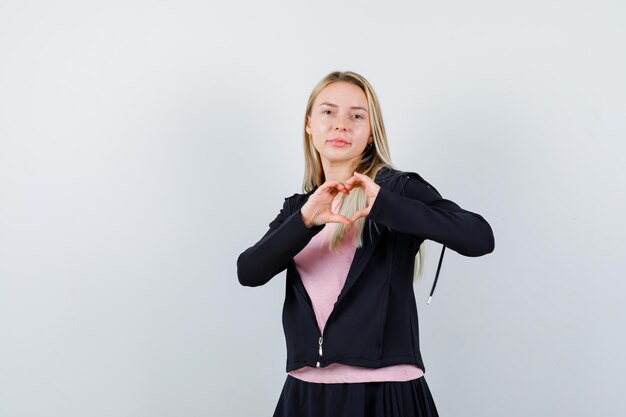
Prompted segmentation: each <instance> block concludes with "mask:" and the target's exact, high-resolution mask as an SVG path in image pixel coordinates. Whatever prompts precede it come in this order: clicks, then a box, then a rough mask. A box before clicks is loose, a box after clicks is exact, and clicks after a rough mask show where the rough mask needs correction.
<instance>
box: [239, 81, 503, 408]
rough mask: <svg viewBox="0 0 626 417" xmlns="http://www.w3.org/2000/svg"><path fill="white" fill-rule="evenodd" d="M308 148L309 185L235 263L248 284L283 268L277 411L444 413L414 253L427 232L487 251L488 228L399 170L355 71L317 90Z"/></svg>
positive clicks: (472, 251) (468, 249)
mask: <svg viewBox="0 0 626 417" xmlns="http://www.w3.org/2000/svg"><path fill="white" fill-rule="evenodd" d="M304 153H305V169H304V184H303V193H302V194H294V195H292V196H291V197H288V198H285V202H284V204H283V207H282V209H281V210H280V213H279V214H278V216H277V217H276V218H275V219H274V220H273V221H272V222H271V223H270V224H269V230H268V231H267V232H266V233H265V235H264V236H263V237H262V238H261V239H260V240H259V241H258V242H257V243H256V244H254V245H253V246H251V247H249V248H248V249H246V250H245V251H244V252H243V253H241V255H239V258H238V259H237V274H238V278H239V282H240V283H241V284H242V285H246V286H252V287H253V286H258V285H263V284H265V283H266V282H268V281H269V280H270V279H272V278H273V277H274V276H275V275H277V274H278V273H280V272H282V271H283V270H285V269H286V270H287V277H286V292H285V302H284V306H283V326H284V331H285V337H286V342H287V372H288V375H287V379H286V381H285V384H284V386H283V390H282V393H281V395H280V399H279V400H278V404H277V406H276V410H275V413H274V417H309V416H310V417H361V416H363V417H364V416H372V417H392V416H393V417H408V416H429V417H432V416H437V410H436V408H435V404H434V402H433V399H432V396H431V394H430V391H429V388H428V385H427V384H426V380H425V379H424V370H425V367H424V364H423V362H422V357H421V354H420V350H419V336H418V321H417V308H416V303H415V296H414V292H413V277H414V275H415V270H416V268H415V265H416V258H415V257H416V255H417V254H418V253H420V251H419V248H420V245H421V244H422V243H423V242H424V240H426V239H430V240H434V241H436V242H439V243H441V244H443V245H444V248H445V247H448V248H450V249H452V250H454V251H456V252H458V253H460V254H462V255H465V256H481V255H485V254H487V253H490V252H492V251H493V249H494V237H493V233H492V230H491V227H490V226H489V224H488V223H487V222H486V221H485V219H484V218H483V217H482V216H480V215H479V214H476V213H472V212H470V211H467V210H464V209H462V208H460V207H459V206H458V205H457V204H455V203H454V202H452V201H450V200H446V199H443V198H442V197H441V195H440V194H439V192H437V190H436V189H435V188H434V187H432V186H431V185H430V184H429V183H428V182H426V181H425V180H424V179H423V178H422V177H421V176H419V175H418V174H416V173H414V172H402V171H399V170H397V169H395V168H394V167H393V166H392V163H391V158H390V156H389V149H388V146H387V137H386V134H385V128H384V124H383V119H382V115H381V111H380V106H379V103H378V99H377V97H376V94H375V93H374V90H373V89H372V87H371V85H370V84H369V83H368V81H367V80H366V79H365V78H363V77H362V76H361V75H359V74H356V73H354V72H333V73H331V74H329V75H327V76H326V77H325V78H324V79H322V80H321V81H320V82H319V83H318V85H317V86H316V87H315V88H314V90H313V92H312V93H311V96H310V97H309V101H308V104H307V108H306V116H305V122H304ZM442 254H443V253H442ZM419 266H420V268H419V269H421V261H420V262H419Z"/></svg>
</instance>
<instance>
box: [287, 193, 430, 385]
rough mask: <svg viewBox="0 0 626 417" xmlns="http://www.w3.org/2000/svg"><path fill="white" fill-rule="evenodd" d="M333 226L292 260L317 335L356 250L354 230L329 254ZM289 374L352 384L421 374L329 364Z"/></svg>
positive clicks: (403, 368)
mask: <svg viewBox="0 0 626 417" xmlns="http://www.w3.org/2000/svg"><path fill="white" fill-rule="evenodd" d="M341 196H342V194H338V195H337V198H335V200H334V201H333V204H332V211H333V212H334V213H337V212H338V211H339V208H340V206H341ZM337 226H338V223H327V224H326V226H325V227H324V228H323V229H322V230H321V231H320V232H319V233H318V234H316V235H315V236H314V237H313V238H312V239H311V241H310V242H309V243H308V244H307V245H306V246H305V247H304V249H302V250H301V251H300V253H298V254H297V255H296V256H295V257H294V261H295V264H296V269H297V270H298V272H299V274H300V277H301V278H302V283H303V284H304V287H305V288H306V291H307V293H308V294H309V298H311V302H312V303H313V311H314V312H315V318H316V319H317V325H318V327H319V329H320V334H322V333H323V329H324V326H325V325H326V320H328V316H330V313H331V311H332V309H333V306H334V304H335V301H337V297H338V296H339V293H340V292H341V289H342V288H343V285H344V283H345V281H346V277H347V275H348V271H349V269H350V265H351V264H352V259H353V258H354V253H355V251H356V245H355V244H354V233H355V228H351V229H350V231H349V233H348V234H347V235H346V237H345V238H344V239H343V240H342V242H341V245H340V247H339V248H338V249H337V250H336V251H331V250H330V249H329V248H328V243H329V242H330V239H331V238H332V235H333V232H334V231H335V229H336V228H337ZM289 375H291V376H293V377H295V378H298V379H301V380H303V381H307V382H317V383H344V382H349V383H354V382H378V381H410V380H412V379H416V378H419V377H421V376H422V375H424V372H423V371H422V370H421V369H420V368H418V367H417V366H415V365H411V364H400V365H392V366H385V367H382V368H366V367H361V366H351V365H344V364H341V363H332V364H330V365H328V366H325V367H323V368H314V367H310V366H305V367H302V368H299V369H295V370H293V371H291V372H289Z"/></svg>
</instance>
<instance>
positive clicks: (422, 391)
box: [274, 375, 438, 417]
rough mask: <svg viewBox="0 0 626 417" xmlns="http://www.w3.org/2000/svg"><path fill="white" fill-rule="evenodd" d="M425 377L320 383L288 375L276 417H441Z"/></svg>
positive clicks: (277, 406)
mask: <svg viewBox="0 0 626 417" xmlns="http://www.w3.org/2000/svg"><path fill="white" fill-rule="evenodd" d="M437 416H438V414H437V409H436V407H435V403H434V401H433V397H432V395H431V394H430V390H429V388H428V385H427V384H426V380H425V379H424V377H423V376H421V377H419V378H417V379H413V380H411V381H406V382H361V383H350V384H348V383H344V384H318V383H313V382H306V381H302V380H300V379H298V378H295V377H292V376H291V375H287V380H286V381H285V384H284V386H283V390H282V392H281V394H280V398H279V400H278V404H277V405H276V410H275V411H274V417H437Z"/></svg>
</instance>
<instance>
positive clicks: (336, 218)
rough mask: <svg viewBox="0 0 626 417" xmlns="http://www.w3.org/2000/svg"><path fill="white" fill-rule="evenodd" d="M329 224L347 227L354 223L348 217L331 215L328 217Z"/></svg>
mask: <svg viewBox="0 0 626 417" xmlns="http://www.w3.org/2000/svg"><path fill="white" fill-rule="evenodd" d="M327 223H343V224H345V225H349V224H351V223H352V221H351V220H350V219H349V218H347V217H346V216H342V215H341V214H334V213H333V214H331V215H329V216H328V221H327Z"/></svg>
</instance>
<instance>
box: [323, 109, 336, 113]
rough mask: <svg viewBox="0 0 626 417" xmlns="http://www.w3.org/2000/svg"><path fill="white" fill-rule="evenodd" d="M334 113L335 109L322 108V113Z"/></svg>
mask: <svg viewBox="0 0 626 417" xmlns="http://www.w3.org/2000/svg"><path fill="white" fill-rule="evenodd" d="M332 113H333V111H332V110H329V109H324V110H322V114H332Z"/></svg>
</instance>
